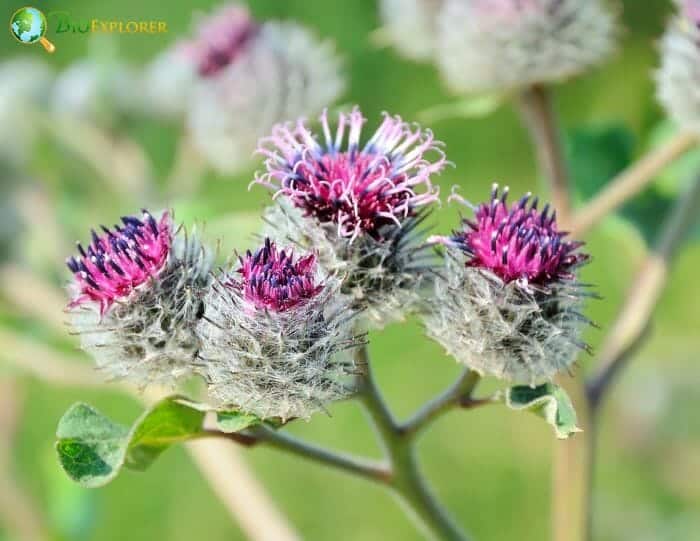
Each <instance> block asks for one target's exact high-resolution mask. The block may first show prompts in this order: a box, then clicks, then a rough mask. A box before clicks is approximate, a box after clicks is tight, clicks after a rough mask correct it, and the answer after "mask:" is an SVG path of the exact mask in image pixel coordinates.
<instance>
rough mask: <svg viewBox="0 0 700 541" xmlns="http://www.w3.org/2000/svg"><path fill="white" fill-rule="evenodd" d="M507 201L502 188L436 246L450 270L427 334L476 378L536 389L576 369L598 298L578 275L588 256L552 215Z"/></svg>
mask: <svg viewBox="0 0 700 541" xmlns="http://www.w3.org/2000/svg"><path fill="white" fill-rule="evenodd" d="M507 196H508V188H505V189H504V190H503V192H502V194H499V192H498V186H497V185H494V188H493V192H492V195H491V200H490V201H489V202H488V203H483V204H481V205H479V206H477V207H472V208H473V209H474V213H475V217H474V219H473V220H468V219H467V220H464V221H463V225H464V227H463V229H461V230H459V231H455V232H454V234H453V235H452V236H451V237H434V238H433V240H434V241H436V242H439V243H441V244H443V245H444V246H445V247H446V254H445V259H446V269H445V276H444V278H441V279H438V280H436V283H435V296H434V299H433V302H434V305H433V306H432V309H431V310H430V311H429V313H428V315H427V316H426V328H427V332H428V334H429V335H430V336H431V337H432V338H434V339H435V340H436V341H437V342H439V343H440V344H441V345H442V346H443V347H445V349H446V350H447V352H448V353H449V354H451V355H452V356H454V357H455V358H456V359H457V360H458V361H459V362H461V363H464V364H465V365H467V366H468V367H470V368H472V369H473V370H476V371H477V372H479V373H482V374H490V375H494V376H497V377H500V378H503V379H506V380H510V381H513V382H516V383H526V384H531V385H533V384H536V383H539V382H542V381H544V380H548V379H551V378H552V377H553V376H554V375H555V374H556V373H557V372H560V371H562V370H566V369H568V368H569V367H570V366H571V364H572V363H573V362H574V361H575V359H576V355H577V353H578V351H579V350H580V349H585V348H586V346H585V344H584V343H583V342H581V340H580V329H581V327H582V326H583V323H585V322H587V321H588V320H587V319H586V318H585V317H584V316H583V315H582V314H581V310H582V309H583V300H584V299H585V297H587V296H590V295H591V294H590V293H587V292H586V289H585V287H586V286H585V285H583V284H580V283H578V282H577V281H576V269H577V268H578V267H579V266H580V265H582V264H583V263H585V262H586V261H588V255H586V254H584V253H582V252H580V251H579V248H580V247H581V246H582V243H580V242H575V241H568V240H566V239H565V237H566V233H564V232H560V231H559V230H558V229H557V222H556V215H555V212H554V211H550V209H549V205H545V207H544V208H543V209H542V211H541V212H540V211H538V210H537V203H538V202H537V198H535V199H532V198H531V196H530V194H527V195H525V196H524V197H522V198H521V199H520V201H518V202H516V203H513V204H512V205H510V206H509V205H508V203H507ZM458 199H461V198H458ZM462 201H463V200H462Z"/></svg>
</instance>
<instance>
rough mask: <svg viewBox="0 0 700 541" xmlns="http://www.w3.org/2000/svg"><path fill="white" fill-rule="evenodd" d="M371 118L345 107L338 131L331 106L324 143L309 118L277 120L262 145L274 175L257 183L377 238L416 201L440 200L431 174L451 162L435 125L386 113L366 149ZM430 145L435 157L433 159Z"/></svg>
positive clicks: (346, 228) (323, 218)
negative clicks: (417, 124) (426, 127)
mask: <svg viewBox="0 0 700 541" xmlns="http://www.w3.org/2000/svg"><path fill="white" fill-rule="evenodd" d="M364 122H365V119H364V118H363V117H362V114H361V113H360V111H359V109H357V108H355V109H354V110H353V111H352V112H351V113H350V114H343V113H341V114H340V115H339V117H338V126H337V129H336V133H335V136H334V137H333V136H332V135H331V128H330V125H329V123H328V117H327V114H326V113H325V112H324V113H323V115H322V116H321V127H322V130H323V136H324V143H325V144H323V145H322V144H319V143H318V141H317V140H316V137H315V135H314V134H313V133H312V132H311V131H310V130H309V129H308V128H307V127H306V125H305V124H304V123H303V122H302V121H299V122H298V123H297V124H296V126H295V127H291V126H289V125H277V126H275V127H274V128H273V132H272V136H271V137H267V138H264V139H262V140H261V144H260V147H259V149H258V151H259V152H260V153H261V154H264V155H265V156H267V159H266V161H265V165H266V167H267V173H266V174H265V175H263V176H262V177H259V178H257V179H256V180H255V181H254V182H256V183H258V184H262V185H264V186H267V187H268V188H270V189H272V190H274V191H275V198H277V197H287V198H288V199H289V200H290V202H291V203H292V204H293V205H294V206H296V207H297V208H299V209H301V210H303V211H304V214H305V215H306V216H309V217H313V218H315V219H316V220H318V221H319V222H320V223H332V224H334V225H335V226H336V227H337V230H338V234H339V235H340V236H342V237H348V238H351V239H354V238H356V237H358V236H360V235H362V234H365V233H366V234H369V235H371V236H373V237H375V238H377V237H379V236H381V229H382V228H383V227H384V226H386V225H392V224H394V225H397V226H400V225H401V223H402V221H403V220H404V219H406V218H408V217H410V216H413V215H415V212H416V208H417V207H420V206H423V205H427V204H430V203H433V202H435V201H437V200H438V188H437V187H435V186H433V184H432V182H431V176H432V175H433V174H436V173H438V172H440V170H442V168H443V167H444V166H445V157H444V154H443V152H442V150H440V146H441V144H440V143H439V142H437V141H435V140H434V138H433V135H432V133H431V132H430V131H422V130H421V129H420V128H413V127H411V126H410V125H409V124H407V123H405V122H403V121H402V120H401V118H399V117H391V116H389V115H385V117H384V121H383V122H382V124H381V125H380V126H379V128H378V129H377V131H376V132H375V133H374V135H373V136H372V137H371V138H370V139H369V141H368V142H367V143H366V144H365V145H364V147H360V134H361V131H362V125H363V124H364ZM346 131H347V145H345V141H344V139H345V135H346ZM430 151H435V153H436V159H435V160H434V161H433V162H431V161H430V160H428V159H427V157H426V154H427V153H429V152H430Z"/></svg>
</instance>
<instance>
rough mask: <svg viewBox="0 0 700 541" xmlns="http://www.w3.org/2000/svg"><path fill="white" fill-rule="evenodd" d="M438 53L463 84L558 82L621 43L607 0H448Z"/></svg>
mask: <svg viewBox="0 0 700 541" xmlns="http://www.w3.org/2000/svg"><path fill="white" fill-rule="evenodd" d="M437 36H438V45H437V55H436V59H437V61H438V64H439V67H440V69H441V71H442V73H443V75H444V77H445V79H446V81H447V83H448V84H449V85H450V86H451V87H452V88H453V89H454V90H455V91H457V92H480V91H489V90H509V89H513V88H520V87H524V86H528V85H531V84H535V83H545V82H556V81H561V80H564V79H568V78H569V77H572V76H574V75H577V74H579V73H581V72H583V71H585V70H587V69H589V68H590V67H591V66H593V65H595V64H598V63H600V62H601V61H602V60H604V59H605V58H606V57H607V56H608V55H609V54H610V53H611V52H612V51H613V49H614V44H615V36H616V21H615V16H614V12H613V11H612V10H611V9H610V7H609V6H607V5H606V2H605V0H586V1H582V0H469V1H468V2H465V1H464V0H444V6H443V8H442V9H441V11H440V14H439V17H438V31H437Z"/></svg>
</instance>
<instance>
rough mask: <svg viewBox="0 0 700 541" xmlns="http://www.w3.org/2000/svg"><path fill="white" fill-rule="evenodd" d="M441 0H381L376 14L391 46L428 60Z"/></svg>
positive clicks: (409, 54) (433, 42)
mask: <svg viewBox="0 0 700 541" xmlns="http://www.w3.org/2000/svg"><path fill="white" fill-rule="evenodd" d="M443 3H444V0H381V2H380V3H379V14H380V16H381V18H382V22H383V23H384V28H383V30H384V31H385V32H386V33H387V35H388V37H389V39H390V40H391V43H392V45H394V46H395V47H396V48H397V49H398V50H399V52H400V53H401V54H402V55H403V56H405V57H406V58H410V59H411V60H430V59H432V57H433V54H434V51H435V42H436V40H437V15H438V13H439V11H440V9H441V7H442V5H443Z"/></svg>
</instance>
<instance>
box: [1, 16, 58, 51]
mask: <svg viewBox="0 0 700 541" xmlns="http://www.w3.org/2000/svg"><path fill="white" fill-rule="evenodd" d="M46 27H47V23H46V16H45V15H44V14H43V13H42V12H41V11H39V10H38V9H36V8H34V7H29V6H27V7H23V8H20V9H18V10H17V11H15V12H14V14H13V15H12V18H11V19H10V32H11V33H12V35H13V36H14V37H15V38H16V39H17V41H19V42H21V43H24V44H31V43H36V42H39V43H41V44H42V45H43V46H44V48H45V49H46V50H47V51H48V52H50V53H52V52H53V51H54V50H55V49H56V48H55V47H54V45H53V43H51V42H50V41H49V40H47V39H46V38H45V37H44V34H46Z"/></svg>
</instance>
